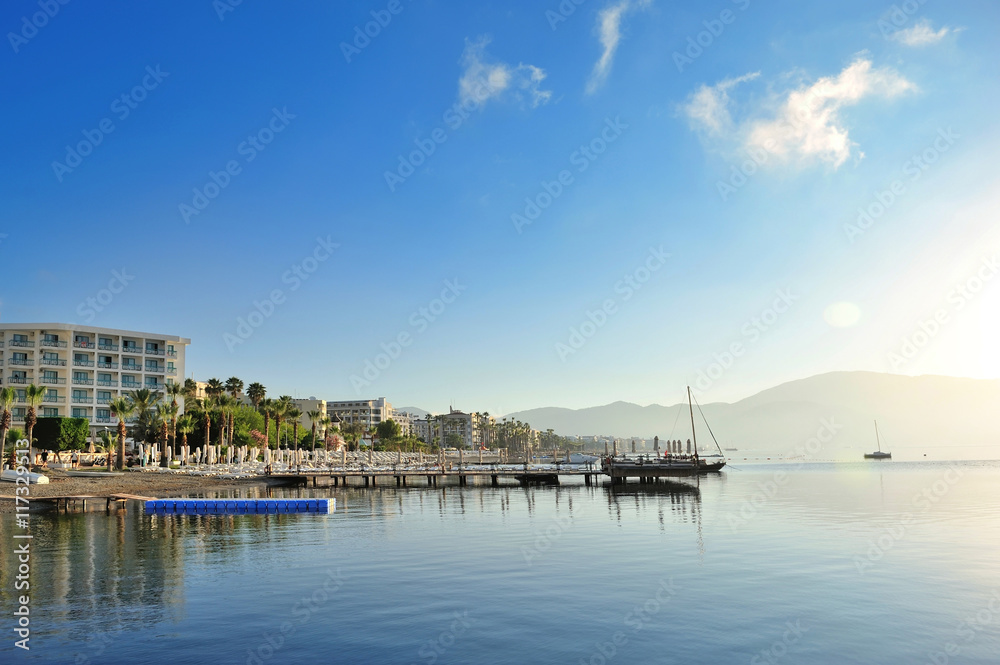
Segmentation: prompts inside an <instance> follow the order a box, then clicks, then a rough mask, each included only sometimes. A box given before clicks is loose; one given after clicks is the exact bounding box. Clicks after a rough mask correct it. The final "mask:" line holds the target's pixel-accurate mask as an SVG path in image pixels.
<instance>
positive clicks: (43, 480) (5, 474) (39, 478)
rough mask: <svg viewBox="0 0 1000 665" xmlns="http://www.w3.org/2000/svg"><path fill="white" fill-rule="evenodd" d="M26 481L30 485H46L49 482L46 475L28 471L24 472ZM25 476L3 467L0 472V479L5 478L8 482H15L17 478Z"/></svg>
mask: <svg viewBox="0 0 1000 665" xmlns="http://www.w3.org/2000/svg"><path fill="white" fill-rule="evenodd" d="M26 476H27V478H28V482H29V483H31V484H32V485H47V484H48V482H49V477H48V476H43V475H42V474H40V473H28V474H26ZM24 477H25V476H19V475H18V474H17V471H15V470H13V469H4V470H3V471H2V472H0V480H6V481H7V482H9V483H16V482H17V479H18V478H24Z"/></svg>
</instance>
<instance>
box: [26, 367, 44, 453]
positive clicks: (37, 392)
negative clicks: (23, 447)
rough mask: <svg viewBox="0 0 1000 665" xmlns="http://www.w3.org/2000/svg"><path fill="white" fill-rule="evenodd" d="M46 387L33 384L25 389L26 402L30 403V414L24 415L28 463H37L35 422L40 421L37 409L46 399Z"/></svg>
mask: <svg viewBox="0 0 1000 665" xmlns="http://www.w3.org/2000/svg"><path fill="white" fill-rule="evenodd" d="M45 393H46V389H45V388H44V387H43V386H36V385H35V384H33V383H32V384H31V385H29V386H27V387H26V388H25V389H24V402H25V404H27V405H28V414H27V415H26V416H25V417H24V428H25V429H26V430H27V432H28V460H29V462H28V464H34V463H35V439H34V431H35V423H37V422H38V416H37V414H36V409H37V408H38V406H39V405H40V404H41V403H42V401H43V400H44V399H45Z"/></svg>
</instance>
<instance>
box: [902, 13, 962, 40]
mask: <svg viewBox="0 0 1000 665" xmlns="http://www.w3.org/2000/svg"><path fill="white" fill-rule="evenodd" d="M950 32H957V31H956V30H954V29H952V28H949V27H947V26H945V27H943V28H941V29H940V30H937V31H935V30H934V29H933V28H932V27H931V22H930V21H928V20H927V19H922V20H920V21H917V23H915V24H914V25H913V27H912V28H906V29H905V30H897V31H896V32H894V33H892V36H891V37H890V39H893V40H895V41H897V42H901V43H903V44H906V45H907V46H928V45H930V44H936V43H938V42H939V41H941V40H942V39H944V38H945V35H947V34H948V33H950Z"/></svg>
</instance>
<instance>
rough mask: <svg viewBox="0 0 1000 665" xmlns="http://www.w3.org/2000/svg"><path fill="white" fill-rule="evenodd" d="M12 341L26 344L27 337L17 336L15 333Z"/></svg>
mask: <svg viewBox="0 0 1000 665" xmlns="http://www.w3.org/2000/svg"><path fill="white" fill-rule="evenodd" d="M14 341H15V342H27V341H28V336H27V335H19V334H17V333H15V334H14Z"/></svg>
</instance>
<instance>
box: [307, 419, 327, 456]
mask: <svg viewBox="0 0 1000 665" xmlns="http://www.w3.org/2000/svg"><path fill="white" fill-rule="evenodd" d="M306 417H308V418H309V422H310V423H311V424H312V451H313V452H314V453H315V452H316V425H318V424H320V422H321V421H322V418H323V412H322V411H320V410H319V409H312V410H311V411H306Z"/></svg>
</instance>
